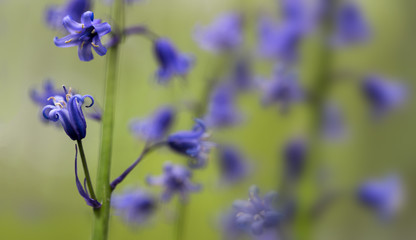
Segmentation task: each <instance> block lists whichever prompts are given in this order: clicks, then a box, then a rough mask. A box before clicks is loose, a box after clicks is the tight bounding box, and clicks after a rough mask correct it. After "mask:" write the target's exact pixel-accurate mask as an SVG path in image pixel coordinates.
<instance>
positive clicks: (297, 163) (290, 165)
mask: <svg viewBox="0 0 416 240" xmlns="http://www.w3.org/2000/svg"><path fill="white" fill-rule="evenodd" d="M306 154H307V148H306V143H305V141H304V140H303V139H301V138H295V139H291V140H290V141H289V142H288V143H287V144H286V146H285V147H284V149H283V159H284V161H285V166H286V171H287V172H286V173H287V174H288V176H289V177H291V178H294V179H297V178H298V177H299V175H300V174H301V172H302V170H303V167H304V165H305V160H306Z"/></svg>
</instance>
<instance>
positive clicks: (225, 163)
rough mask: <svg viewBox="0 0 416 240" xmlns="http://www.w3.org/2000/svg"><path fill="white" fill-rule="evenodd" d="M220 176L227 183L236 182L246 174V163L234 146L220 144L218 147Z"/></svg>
mask: <svg viewBox="0 0 416 240" xmlns="http://www.w3.org/2000/svg"><path fill="white" fill-rule="evenodd" d="M218 150H219V151H218V163H219V169H220V173H221V178H222V179H223V180H224V181H225V182H227V183H236V182H238V181H240V180H242V179H243V178H245V177H246V176H247V174H248V173H249V171H248V163H247V160H246V159H245V158H244V156H243V155H242V154H241V152H240V151H238V150H237V149H236V148H235V147H231V146H221V147H219V149H218Z"/></svg>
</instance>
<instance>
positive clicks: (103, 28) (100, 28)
mask: <svg viewBox="0 0 416 240" xmlns="http://www.w3.org/2000/svg"><path fill="white" fill-rule="evenodd" d="M94 28H95V31H97V33H98V36H99V37H102V36H104V35H106V34H107V33H110V32H111V26H110V24H108V23H106V22H105V23H100V24H96V25H94Z"/></svg>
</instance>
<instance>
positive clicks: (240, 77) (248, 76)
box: [228, 58, 255, 90]
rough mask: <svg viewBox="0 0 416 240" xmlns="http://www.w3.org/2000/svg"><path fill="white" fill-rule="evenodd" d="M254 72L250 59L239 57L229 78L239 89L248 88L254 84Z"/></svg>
mask: <svg viewBox="0 0 416 240" xmlns="http://www.w3.org/2000/svg"><path fill="white" fill-rule="evenodd" d="M254 79H255V77H254V74H253V71H252V66H251V63H250V61H249V60H247V59H245V58H242V59H239V60H238V61H237V62H236V64H235V65H234V68H233V70H232V72H231V74H230V76H229V78H228V80H229V82H230V83H231V84H232V86H233V87H234V88H235V89H237V90H248V89H250V88H252V87H253V85H254Z"/></svg>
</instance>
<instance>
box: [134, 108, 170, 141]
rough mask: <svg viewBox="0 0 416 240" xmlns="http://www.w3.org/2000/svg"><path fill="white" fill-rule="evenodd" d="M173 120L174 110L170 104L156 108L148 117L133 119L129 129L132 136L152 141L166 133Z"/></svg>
mask: <svg viewBox="0 0 416 240" xmlns="http://www.w3.org/2000/svg"><path fill="white" fill-rule="evenodd" d="M174 120H175V110H174V109H173V108H172V107H170V106H164V107H161V108H159V109H157V110H156V111H155V112H154V113H153V115H152V116H151V117H149V118H146V119H136V120H133V121H132V122H131V123H130V129H131V132H132V133H133V135H134V136H136V137H139V138H142V139H143V140H145V141H149V142H154V141H157V140H160V139H162V138H163V137H164V136H165V135H166V133H167V132H168V131H169V129H170V128H171V126H172V124H173V121H174Z"/></svg>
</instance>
